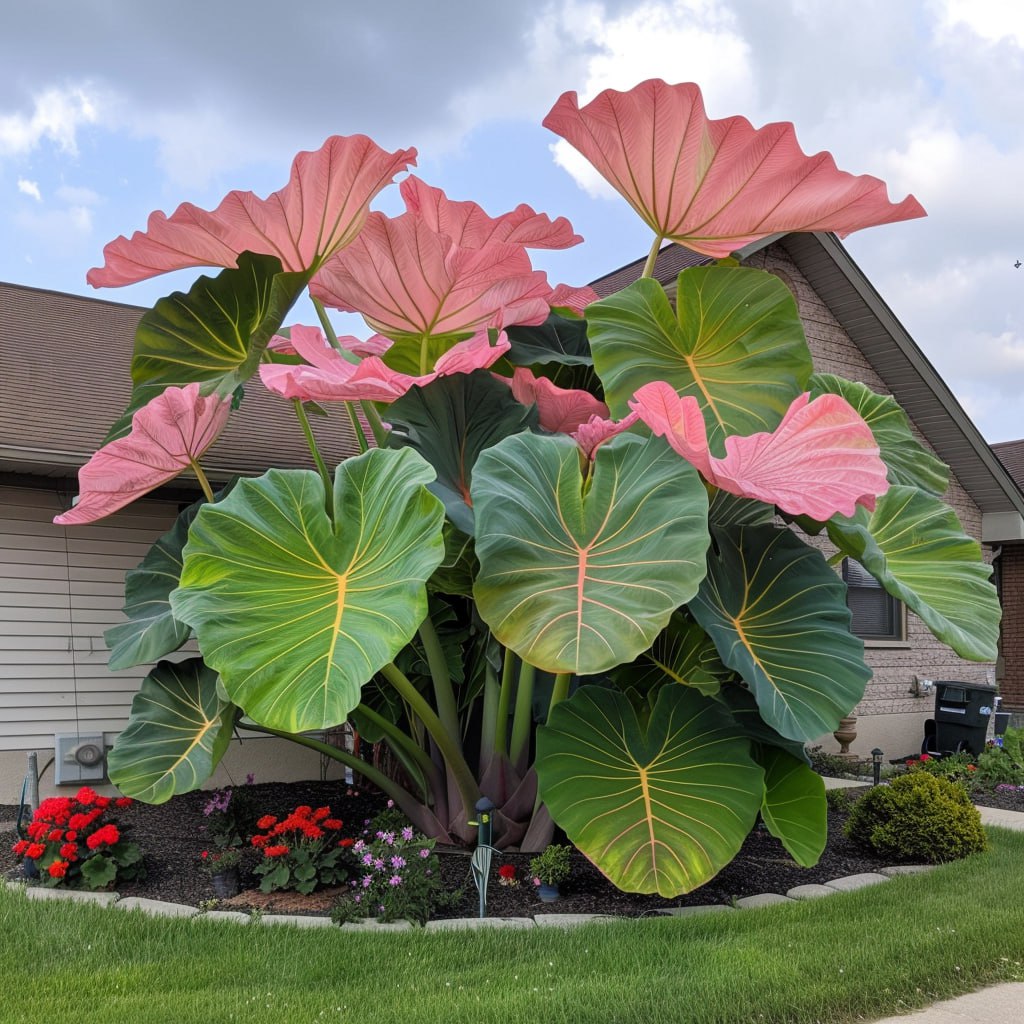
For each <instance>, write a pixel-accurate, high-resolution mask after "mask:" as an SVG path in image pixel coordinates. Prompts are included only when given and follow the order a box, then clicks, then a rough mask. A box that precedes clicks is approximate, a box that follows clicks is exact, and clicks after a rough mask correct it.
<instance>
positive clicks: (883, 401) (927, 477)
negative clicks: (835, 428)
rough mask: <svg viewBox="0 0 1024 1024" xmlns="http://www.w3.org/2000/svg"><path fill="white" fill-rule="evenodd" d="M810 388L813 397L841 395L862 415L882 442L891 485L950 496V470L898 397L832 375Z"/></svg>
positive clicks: (817, 378) (818, 375) (816, 376)
mask: <svg viewBox="0 0 1024 1024" xmlns="http://www.w3.org/2000/svg"><path fill="white" fill-rule="evenodd" d="M808 386H809V388H810V392H811V397H812V398H817V397H818V396H819V395H826V394H831V395H841V396H842V397H843V398H845V399H846V400H847V401H848V402H849V403H850V405H852V406H853V408H854V409H856V410H857V412H858V413H860V415H861V416H862V417H863V418H864V421H865V422H866V423H867V425H868V426H869V427H870V428H871V433H872V434H874V435H875V441H877V442H878V447H879V449H880V450H881V454H882V461H883V462H884V463H885V464H886V466H887V467H888V470H889V473H888V476H889V483H892V484H906V485H907V486H909V487H920V488H921V490H923V491H928V492H929V493H930V494H934V495H935V496H936V497H941V496H942V495H943V494H945V493H946V488H947V487H948V486H949V467H948V466H947V465H946V464H945V463H944V462H943V461H942V460H941V459H937V458H936V457H935V456H934V455H932V453H931V452H930V451H928V449H927V448H925V447H924V445H922V444H921V442H920V441H918V440H917V438H916V437H914V434H913V432H912V431H911V429H910V422H909V420H908V419H907V414H906V413H905V412H904V411H903V410H902V409H901V408H900V407H899V404H898V403H897V402H896V400H895V399H894V398H890V397H889V396H888V395H879V394H877V393H876V392H874V391H872V390H871V388H869V387H868V386H867V385H866V384H861V383H860V381H853V380H844V379H843V378H842V377H836V376H835V375H833V374H831V373H816V374H814V376H813V377H811V379H810V383H809V385H808Z"/></svg>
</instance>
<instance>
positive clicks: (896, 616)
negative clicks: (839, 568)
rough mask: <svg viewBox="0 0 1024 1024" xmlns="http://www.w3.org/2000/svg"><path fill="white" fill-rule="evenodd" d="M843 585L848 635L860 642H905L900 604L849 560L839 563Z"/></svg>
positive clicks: (870, 576)
mask: <svg viewBox="0 0 1024 1024" xmlns="http://www.w3.org/2000/svg"><path fill="white" fill-rule="evenodd" d="M843 579H844V580H845V581H846V587H847V590H846V604H847V607H848V608H849V609H850V611H851V613H852V614H853V621H852V622H851V624H850V629H851V630H852V632H853V633H854V634H855V635H856V636H859V637H860V638H861V639H862V640H890V641H891V640H896V641H900V640H903V639H905V632H904V628H903V623H904V616H903V602H902V601H898V600H897V599H896V598H895V597H893V596H892V595H891V594H889V593H888V592H887V591H886V590H884V589H883V587H882V584H881V583H879V582H878V580H876V579H875V577H874V576H872V575H871V573H869V572H868V571H867V569H865V568H864V566H862V565H861V564H860V562H857V561H855V560H854V559H852V558H847V559H846V560H845V561H844V562H843Z"/></svg>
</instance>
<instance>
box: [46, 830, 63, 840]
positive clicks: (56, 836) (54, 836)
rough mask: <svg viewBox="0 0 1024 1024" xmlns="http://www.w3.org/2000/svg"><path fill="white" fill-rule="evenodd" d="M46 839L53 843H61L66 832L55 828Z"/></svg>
mask: <svg viewBox="0 0 1024 1024" xmlns="http://www.w3.org/2000/svg"><path fill="white" fill-rule="evenodd" d="M46 838H47V840H48V841H49V842H51V843H59V842H60V841H61V840H62V839H63V838H64V832H63V830H62V829H59V828H55V829H54V830H53V831H52V832H51V833H50V834H49V835H48V836H47V837H46Z"/></svg>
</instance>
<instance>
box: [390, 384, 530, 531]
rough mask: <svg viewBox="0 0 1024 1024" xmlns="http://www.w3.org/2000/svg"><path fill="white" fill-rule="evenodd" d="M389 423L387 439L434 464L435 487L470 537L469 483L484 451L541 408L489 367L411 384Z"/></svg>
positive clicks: (453, 518)
mask: <svg viewBox="0 0 1024 1024" xmlns="http://www.w3.org/2000/svg"><path fill="white" fill-rule="evenodd" d="M388 421H389V422H390V423H391V424H392V425H393V426H394V427H395V430H394V431H392V433H391V436H390V438H389V442H388V443H389V444H390V445H391V447H392V448H396V447H409V448H414V449H415V450H416V451H418V452H419V453H420V455H422V456H423V458H424V459H426V460H427V462H429V463H430V464H431V465H432V466H433V467H434V470H435V471H436V473H437V480H436V481H434V482H433V483H431V484H430V490H431V491H433V493H434V494H436V495H437V496H438V497H439V498H440V499H441V500H442V501H443V502H444V507H445V511H446V512H447V513H448V518H449V519H450V520H451V521H452V523H453V524H454V525H455V526H457V527H458V528H459V529H460V530H461V531H462V532H463V533H467V534H469V535H470V536H472V534H473V509H472V505H471V502H470V483H471V481H472V478H473V466H474V465H475V464H476V460H477V459H478V458H479V456H480V453H481V452H482V451H484V450H485V449H487V448H490V447H491V446H492V445H494V444H497V443H498V441H500V440H501V439H502V438H505V437H509V436H510V435H512V434H518V433H521V432H522V431H524V430H532V429H534V428H535V427H536V426H537V424H538V418H537V410H536V408H533V407H529V408H528V407H527V406H524V405H520V404H519V402H517V401H516V400H515V399H514V398H513V397H512V392H511V391H510V390H509V389H508V386H507V385H505V384H502V383H501V382H500V381H497V380H495V379H494V377H493V376H492V375H491V374H490V373H488V371H486V370H474V371H473V373H453V374H451V375H450V376H447V377H439V378H438V379H437V380H435V381H433V382H432V383H430V384H428V385H427V386H426V387H425V388H421V387H413V388H411V389H410V390H409V392H408V393H407V394H405V395H403V396H402V397H401V398H399V399H398V401H397V402H393V403H392V405H391V406H390V407H389V408H388Z"/></svg>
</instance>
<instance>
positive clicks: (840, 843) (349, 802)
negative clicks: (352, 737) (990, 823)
mask: <svg viewBox="0 0 1024 1024" xmlns="http://www.w3.org/2000/svg"><path fill="white" fill-rule="evenodd" d="M247 789H248V791H249V795H250V796H251V797H252V800H253V806H254V807H255V808H257V810H258V812H259V813H261V814H264V813H269V814H275V815H278V816H281V815H284V814H286V813H288V812H289V811H291V810H293V809H294V808H295V807H296V806H297V805H299V804H309V805H310V806H313V807H318V806H322V805H324V804H327V805H329V806H330V807H331V809H332V812H333V813H334V814H335V815H336V816H338V817H340V818H342V819H343V820H344V822H345V830H344V831H345V834H347V835H351V836H354V837H358V836H359V835H360V834H361V832H362V830H363V828H364V827H365V825H366V823H367V822H368V820H369V819H370V818H372V817H373V815H374V814H376V813H377V812H378V811H380V810H381V809H383V806H384V798H383V797H381V796H380V795H379V794H376V793H370V792H367V791H356V790H352V789H348V788H347V787H346V786H345V785H344V784H343V783H338V782H301V783H290V784H282V783H269V784H264V785H254V786H251V787H247ZM208 799H209V794H208V793H202V792H199V793H187V794H184V795H183V796H180V797H175V798H174V799H172V800H170V801H169V802H168V803H166V804H163V805H161V806H159V807H153V806H149V805H146V804H139V803H137V804H135V805H134V806H133V807H131V808H129V809H127V810H124V811H121V812H119V813H118V822H119V824H120V825H121V826H123V827H124V828H125V830H126V832H127V834H128V837H129V838H131V839H133V840H134V841H135V842H137V843H139V844H140V846H141V847H142V849H143V852H144V853H145V855H146V866H147V875H146V878H145V879H144V880H142V881H139V882H132V883H123V884H121V885H118V887H117V888H118V891H119V892H120V893H121V895H122V896H145V897H149V898H151V899H159V900H168V901H171V902H174V903H185V904H189V905H192V906H198V905H199V904H200V903H202V902H204V901H207V900H210V899H212V898H213V896H214V893H213V887H212V884H211V882H210V879H209V878H208V877H207V876H206V874H205V873H204V872H203V871H202V870H201V869H200V866H199V864H200V857H199V854H200V851H201V850H203V849H206V847H207V846H208V845H209V843H208V840H207V838H206V837H205V832H204V821H205V819H204V817H203V813H202V810H203V806H204V805H205V803H206V802H207V800H208ZM977 802H979V803H981V802H984V803H986V804H988V805H989V806H999V807H1004V808H1006V809H1009V810H1024V794H1022V793H1005V794H994V795H993V796H992V797H991V798H990V799H986V800H982V799H979V800H978V801H977ZM16 812H17V808H12V807H6V806H3V805H0V821H13V820H14V818H15V816H16ZM844 819H845V816H844V815H843V814H841V813H837V812H830V814H829V840H828V845H827V847H826V850H825V852H824V854H823V855H822V857H821V860H820V861H819V863H818V864H817V865H815V866H814V867H813V868H802V867H800V866H799V865H797V864H796V863H795V862H794V861H793V860H792V858H791V857H790V856H789V855H788V854H787V853H786V851H785V849H784V848H783V847H782V844H781V843H779V841H778V840H777V839H775V838H774V837H773V836H771V835H769V833H768V832H767V830H765V829H764V828H763V827H761V826H759V827H757V828H755V829H754V831H753V832H752V833H751V834H750V836H749V837H748V838H747V840H746V842H745V843H744V844H743V847H742V849H741V850H740V853H739V855H738V856H737V857H736V859H735V860H734V861H733V862H732V863H731V864H730V865H729V866H728V867H726V868H724V869H723V870H722V871H721V872H720V873H719V874H718V875H717V876H716V877H715V878H713V879H712V880H711V881H710V882H708V883H707V884H706V885H704V886H701V887H700V888H699V889H697V890H695V891H694V892H692V893H690V894H688V895H686V896H681V897H676V898H673V899H664V898H662V897H660V896H640V895H636V894H632V893H623V892H620V891H619V890H618V889H616V888H615V887H614V886H613V885H612V884H611V883H610V882H608V881H607V879H605V877H604V876H603V875H602V874H601V873H600V872H599V871H598V870H597V869H596V868H595V867H594V866H593V865H592V864H591V863H590V862H589V861H588V860H587V859H586V858H585V857H583V856H581V855H579V854H575V855H574V857H573V862H572V874H571V875H570V877H569V879H568V881H567V882H565V883H564V884H563V885H562V887H561V888H562V894H563V895H562V898H561V899H560V900H559V901H558V902H557V903H554V904H546V903H541V902H540V901H539V900H538V899H537V896H536V894H535V892H534V890H533V886H532V885H530V884H529V882H528V881H524V882H522V883H521V884H520V885H518V886H515V887H507V886H501V885H499V884H498V883H497V877H496V875H497V866H498V865H499V864H512V865H514V866H515V867H516V869H517V875H518V877H519V878H520V879H526V877H527V865H528V863H529V861H530V855H529V854H513V853H510V854H500V855H498V854H496V855H495V859H494V865H493V868H492V871H493V872H494V874H493V877H492V880H491V882H490V885H489V888H488V913H489V914H490V915H491V916H494V917H520V916H533V915H536V914H543V913H561V914H584V913H585V914H616V915H621V916H626V917H642V916H644V915H647V914H651V913H653V912H655V911H656V910H658V909H661V908H665V907H684V906H693V905H697V904H707V903H729V902H730V901H732V900H733V899H735V898H739V897H743V896H752V895H755V894H757V893H762V892H775V893H784V892H785V891H786V890H787V889H790V888H792V887H793V886H795V885H804V884H807V883H814V882H817V883H822V882H826V881H830V880H831V879H833V878H840V877H842V876H844V875H854V874H859V873H861V872H865V871H877V870H878V869H879V868H880V867H883V866H884V865H885V862H883V861H880V860H878V859H876V858H874V857H872V856H870V855H868V854H865V853H864V852H863V851H861V850H860V849H858V848H857V847H855V846H853V844H851V843H850V842H849V841H848V840H847V839H846V837H845V836H844V835H843V828H842V826H843V821H844ZM16 838H17V837H16V835H15V834H14V833H13V832H7V833H0V874H2V875H8V876H10V877H13V876H16V875H17V874H18V864H17V861H16V859H15V858H14V856H13V854H12V853H11V852H10V847H11V844H12V843H13V842H14V840H15V839H16ZM439 853H440V861H441V870H442V879H443V881H444V884H445V887H446V888H447V889H449V890H456V889H461V890H462V898H461V901H459V902H458V903H456V904H455V905H454V906H452V907H450V908H449V909H447V910H445V911H444V912H443V913H442V914H438V915H436V916H439V917H441V916H444V917H475V916H476V914H477V894H476V890H475V888H474V886H473V883H472V881H471V879H470V869H469V851H466V850H454V849H453V850H440V851H439ZM258 857H259V854H258V853H257V851H255V850H250V851H247V853H246V859H245V860H244V861H243V864H242V868H243V871H242V882H243V886H251V888H248V889H245V891H243V892H242V893H241V894H240V895H239V896H237V897H235V898H233V899H231V900H226V901H225V900H222V901H220V904H219V906H220V907H224V908H232V909H255V908H259V909H263V910H267V911H271V912H274V913H307V914H325V913H328V912H329V911H330V908H331V906H332V904H333V903H334V901H335V899H336V898H337V896H338V892H339V890H325V891H323V892H318V893H313V894H311V895H310V896H300V895H298V894H295V893H270V894H264V893H261V892H259V890H258V888H256V885H257V883H258V879H255V878H253V877H252V876H251V874H250V873H249V872H251V869H252V867H253V866H254V864H255V863H256V862H257V860H258Z"/></svg>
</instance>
